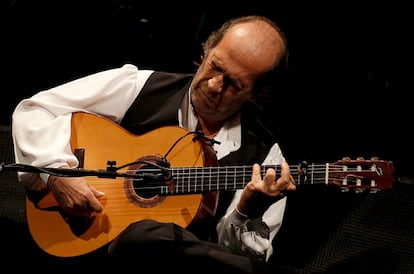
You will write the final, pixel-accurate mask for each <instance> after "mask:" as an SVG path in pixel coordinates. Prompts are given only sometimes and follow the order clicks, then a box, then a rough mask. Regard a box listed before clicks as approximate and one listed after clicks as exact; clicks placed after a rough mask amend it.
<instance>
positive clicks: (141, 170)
mask: <svg viewBox="0 0 414 274" xmlns="http://www.w3.org/2000/svg"><path fill="white" fill-rule="evenodd" d="M140 160H141V161H150V162H153V161H155V160H156V158H155V156H147V157H143V158H141V159H140ZM128 172H129V173H131V174H135V175H137V177H136V178H127V179H125V181H124V189H125V194H126V195H127V197H128V199H129V200H130V201H131V202H132V203H134V204H135V205H137V206H139V207H155V206H157V205H159V204H160V203H162V202H163V201H164V200H165V198H166V197H165V196H163V195H161V187H162V184H164V182H163V181H162V180H160V176H161V175H160V174H159V172H158V174H157V169H155V168H153V167H152V166H151V165H149V164H135V165H132V166H131V167H130V169H129V171H128Z"/></svg>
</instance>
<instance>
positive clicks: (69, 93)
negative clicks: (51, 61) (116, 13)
mask: <svg viewBox="0 0 414 274" xmlns="http://www.w3.org/2000/svg"><path fill="white" fill-rule="evenodd" d="M152 72H153V71H151V70H138V68H137V67H135V66H133V65H130V64H127V65H124V66H122V67H120V68H116V69H111V70H106V71H102V72H98V73H95V74H91V75H89V76H85V77H83V78H79V79H77V80H74V81H71V82H68V83H66V84H63V85H60V86H57V87H54V88H51V89H49V90H45V91H41V92H39V93H37V94H35V95H33V96H32V97H30V98H27V99H24V100H22V101H21V102H20V103H19V104H18V105H17V106H16V108H15V110H14V112H13V115H12V121H13V123H12V136H13V142H14V152H15V160H16V163H21V164H28V165H33V166H39V167H60V166H62V165H64V164H67V165H69V166H71V167H76V166H77V165H78V161H77V158H76V157H75V156H74V155H73V154H72V151H71V148H70V131H71V117H72V113H73V112H89V113H96V114H98V115H102V116H105V117H107V118H109V119H111V120H113V121H114V122H117V123H119V122H120V121H121V119H122V118H123V116H124V115H125V113H126V111H127V110H128V108H129V107H130V105H131V104H132V103H133V102H134V100H135V98H136V97H137V95H138V94H139V92H140V91H141V89H142V87H143V86H144V84H145V82H146V81H147V79H148V77H149V76H150V75H151V73H152ZM18 176H19V180H20V181H21V182H22V183H23V185H25V186H26V187H28V188H32V189H36V190H39V189H41V188H43V187H45V184H46V182H45V180H47V176H44V177H41V176H40V175H39V174H34V173H24V172H19V173H18Z"/></svg>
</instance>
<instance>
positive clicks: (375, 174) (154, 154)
mask: <svg viewBox="0 0 414 274" xmlns="http://www.w3.org/2000/svg"><path fill="white" fill-rule="evenodd" d="M70 141H71V147H72V150H73V152H74V153H75V154H76V155H78V158H79V160H80V163H81V165H80V167H79V168H78V171H79V174H81V175H82V174H83V173H82V172H84V173H85V174H87V175H91V176H85V179H86V180H87V181H88V182H89V183H90V184H91V185H93V186H94V187H96V188H97V189H99V190H101V191H103V192H105V194H106V195H105V196H104V197H103V198H102V199H101V203H102V205H103V208H104V209H103V211H102V212H101V213H99V214H95V215H93V216H92V217H91V218H87V219H85V218H81V217H71V216H66V215H65V214H64V213H63V212H62V210H60V208H59V206H58V204H57V202H56V200H55V199H54V196H53V195H52V193H50V192H48V193H42V194H41V195H40V198H38V199H36V201H34V200H33V199H32V198H29V195H27V198H26V214H27V222H28V226H29V230H30V233H31V235H32V237H33V239H34V241H35V242H36V243H37V244H38V245H39V247H40V248H41V249H43V250H44V251H46V252H47V253H49V254H52V255H55V256H59V257H73V256H79V255H83V254H86V253H90V252H92V251H94V250H96V249H98V248H100V247H102V246H104V245H105V244H107V243H109V242H110V241H111V240H113V239H114V238H115V237H116V236H117V235H119V234H120V232H121V231H122V230H123V229H125V228H126V227H127V226H128V225H129V224H131V223H133V222H136V221H139V220H143V219H147V218H151V219H155V220H158V221H161V222H174V223H176V224H178V225H181V226H183V227H187V226H189V225H191V224H193V223H194V222H199V221H201V222H202V221H204V220H206V219H207V218H210V217H212V216H213V215H214V214H215V210H216V206H217V199H218V193H219V192H220V191H224V190H229V191H232V190H237V189H242V188H243V187H244V186H245V185H246V184H247V183H248V182H249V181H250V178H251V173H252V167H251V166H218V164H217V159H216V158H215V155H214V152H213V151H212V149H211V146H210V145H209V142H208V140H206V139H205V138H204V137H203V136H202V134H200V133H197V132H189V131H187V130H185V129H183V128H180V127H175V126H168V127H162V128H158V129H156V130H153V131H150V132H148V133H146V134H143V135H134V134H131V133H130V132H128V131H126V130H125V129H123V128H122V127H120V126H119V125H118V124H116V123H114V122H113V121H110V120H108V119H106V118H104V117H101V116H97V115H94V114H88V113H81V112H77V113H74V114H73V116H72V135H71V140H70ZM269 167H272V168H275V169H276V171H277V172H278V169H279V167H278V166H262V167H261V170H262V173H263V174H264V173H265V171H266V169H267V168H269ZM75 171H76V170H75ZM95 171H96V172H95ZM393 172H394V167H393V164H392V162H389V161H383V160H378V159H371V160H363V159H356V160H350V159H344V160H339V161H337V162H334V163H324V164H306V163H301V164H300V165H298V166H291V173H292V175H293V176H294V177H295V180H296V183H297V184H298V185H300V184H320V183H322V184H326V185H335V186H338V187H340V188H343V189H354V190H358V191H364V190H369V191H378V190H383V189H389V188H392V184H393V182H394V178H393Z"/></svg>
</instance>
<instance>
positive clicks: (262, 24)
mask: <svg viewBox="0 0 414 274" xmlns="http://www.w3.org/2000/svg"><path fill="white" fill-rule="evenodd" d="M203 49H204V52H203V56H202V62H201V64H200V66H199V68H198V70H197V73H196V75H195V77H194V80H193V83H192V103H193V106H194V107H195V109H196V111H197V113H198V115H199V116H201V119H203V120H205V121H206V122H208V123H210V124H215V123H222V122H223V121H225V120H226V119H227V118H228V117H230V116H231V115H233V114H234V113H236V112H237V111H238V110H239V109H240V108H241V107H242V106H243V105H244V103H246V102H247V101H254V100H255V99H256V98H257V97H258V96H260V94H261V92H262V91H263V90H264V88H265V86H266V84H265V83H266V81H267V80H268V78H269V75H271V74H272V72H273V71H275V70H276V69H277V68H278V67H279V65H284V64H285V62H286V61H287V54H288V48H287V42H286V39H285V37H284V34H283V33H282V32H281V30H280V29H279V28H278V27H277V26H276V25H275V24H274V23H273V22H272V21H271V20H269V19H268V18H265V17H261V16H247V17H240V18H235V19H231V20H230V21H227V22H226V23H224V24H223V25H222V27H221V28H220V29H218V30H217V31H215V32H213V33H212V34H211V35H210V36H209V37H208V39H207V40H206V42H205V43H204V45H203Z"/></svg>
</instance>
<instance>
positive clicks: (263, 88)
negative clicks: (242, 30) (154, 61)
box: [201, 15, 289, 108]
mask: <svg viewBox="0 0 414 274" xmlns="http://www.w3.org/2000/svg"><path fill="white" fill-rule="evenodd" d="M253 21H264V22H266V23H267V24H269V25H270V26H271V27H273V28H274V29H275V30H276V32H277V33H278V34H279V35H280V37H281V39H282V42H283V44H284V46H285V52H284V54H283V56H282V58H280V59H279V60H278V61H277V63H275V64H274V65H273V66H272V68H271V69H270V70H269V71H268V72H266V73H265V74H264V75H262V76H261V77H260V78H259V79H258V80H257V82H256V84H255V87H254V89H253V94H254V96H253V98H252V103H254V104H255V105H256V107H259V108H262V107H264V105H265V103H267V102H269V100H268V99H269V97H270V96H271V90H272V89H274V88H275V86H276V85H278V84H279V81H281V79H282V78H281V74H282V72H283V71H285V70H286V69H287V68H288V65H289V61H288V57H289V50H288V42H287V39H286V36H285V34H284V32H283V31H282V30H281V29H280V27H279V26H278V25H277V24H276V23H275V22H274V21H272V20H271V19H269V18H268V17H265V16H261V15H248V16H241V17H236V18H231V19H229V20H228V21H226V22H224V24H223V25H222V26H221V27H220V28H219V29H217V30H215V31H213V32H212V33H211V34H210V35H209V36H208V37H207V40H206V41H205V42H204V43H203V44H202V49H203V52H202V56H201V61H202V60H203V59H204V58H205V57H206V56H208V54H209V53H210V50H211V49H213V48H214V47H216V46H217V44H218V43H220V41H221V40H222V39H223V36H224V35H225V34H226V32H227V31H228V30H229V29H230V28H232V27H233V26H235V25H237V24H240V23H246V22H253Z"/></svg>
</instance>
